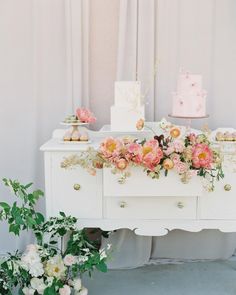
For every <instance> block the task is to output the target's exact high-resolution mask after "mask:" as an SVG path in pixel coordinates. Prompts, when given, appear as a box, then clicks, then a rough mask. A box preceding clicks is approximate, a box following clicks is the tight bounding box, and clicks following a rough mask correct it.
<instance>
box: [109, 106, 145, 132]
mask: <svg viewBox="0 0 236 295" xmlns="http://www.w3.org/2000/svg"><path fill="white" fill-rule="evenodd" d="M139 119H144V106H143V105H142V106H140V107H137V108H135V109H131V108H125V107H117V106H112V107H111V130H112V131H137V129H136V123H137V121H138V120H139Z"/></svg>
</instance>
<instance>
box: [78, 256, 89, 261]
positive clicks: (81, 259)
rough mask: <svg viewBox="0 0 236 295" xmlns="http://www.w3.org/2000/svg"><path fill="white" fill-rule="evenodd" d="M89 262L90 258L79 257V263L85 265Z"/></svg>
mask: <svg viewBox="0 0 236 295" xmlns="http://www.w3.org/2000/svg"><path fill="white" fill-rule="evenodd" d="M87 260H88V257H87V256H82V255H81V256H79V257H78V263H84V262H86V261H87Z"/></svg>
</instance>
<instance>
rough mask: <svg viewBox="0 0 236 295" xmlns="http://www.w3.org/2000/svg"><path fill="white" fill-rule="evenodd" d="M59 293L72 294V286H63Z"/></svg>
mask: <svg viewBox="0 0 236 295" xmlns="http://www.w3.org/2000/svg"><path fill="white" fill-rule="evenodd" d="M59 294H60V295H70V294H71V290H70V287H69V286H68V285H64V286H63V288H60V289H59Z"/></svg>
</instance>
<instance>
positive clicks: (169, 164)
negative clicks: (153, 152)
mask: <svg viewBox="0 0 236 295" xmlns="http://www.w3.org/2000/svg"><path fill="white" fill-rule="evenodd" d="M163 168H164V169H165V170H171V169H172V168H174V162H173V161H172V160H171V159H168V158H167V159H165V160H164V161H163Z"/></svg>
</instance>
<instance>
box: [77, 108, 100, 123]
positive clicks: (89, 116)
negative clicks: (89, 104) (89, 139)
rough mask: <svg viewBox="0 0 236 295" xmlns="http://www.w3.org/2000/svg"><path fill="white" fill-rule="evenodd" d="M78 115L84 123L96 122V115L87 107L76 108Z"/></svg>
mask: <svg viewBox="0 0 236 295" xmlns="http://www.w3.org/2000/svg"><path fill="white" fill-rule="evenodd" d="M76 116H77V117H78V119H79V120H80V121H81V122H83V123H94V122H96V117H95V116H94V114H93V113H92V112H91V111H90V110H89V109H86V108H78V109H77V110H76Z"/></svg>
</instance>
